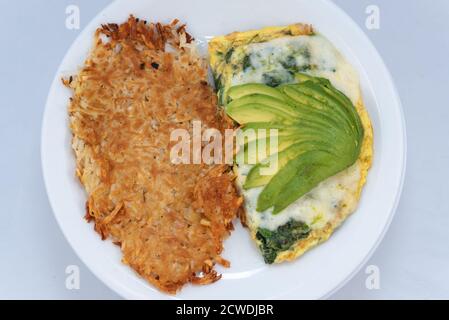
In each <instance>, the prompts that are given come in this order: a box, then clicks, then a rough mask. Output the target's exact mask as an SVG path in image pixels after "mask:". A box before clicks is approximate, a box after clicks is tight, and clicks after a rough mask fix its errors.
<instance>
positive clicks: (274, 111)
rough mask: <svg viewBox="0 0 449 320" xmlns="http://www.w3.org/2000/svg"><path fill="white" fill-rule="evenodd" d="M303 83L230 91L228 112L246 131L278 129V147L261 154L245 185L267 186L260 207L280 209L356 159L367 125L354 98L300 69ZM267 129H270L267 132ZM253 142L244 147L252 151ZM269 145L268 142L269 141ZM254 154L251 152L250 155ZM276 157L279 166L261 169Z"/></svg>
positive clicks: (262, 85) (299, 79)
mask: <svg viewBox="0 0 449 320" xmlns="http://www.w3.org/2000/svg"><path fill="white" fill-rule="evenodd" d="M296 79H297V80H298V81H299V83H294V84H283V85H280V86H278V87H269V86H267V85H264V84H244V85H238V86H234V87H231V88H230V89H229V91H228V101H229V102H228V104H227V106H226V113H227V114H228V115H229V116H230V117H231V118H232V119H234V121H236V122H237V123H239V124H240V125H242V130H243V131H245V130H248V129H253V130H257V129H266V131H267V132H269V130H270V129H277V135H276V136H277V139H278V148H277V150H276V151H275V152H274V153H272V154H270V152H269V149H268V148H267V151H268V152H266V158H265V159H260V158H257V163H256V164H255V165H254V166H253V167H252V168H251V170H250V171H249V173H248V175H247V177H246V180H245V183H244V185H243V188H244V189H251V188H255V187H262V186H264V188H263V190H262V192H261V193H260V195H259V198H258V199H257V211H259V212H262V211H265V210H267V209H269V208H272V207H273V214H277V213H279V212H281V211H282V210H283V209H285V208H286V207H287V206H289V205H290V204H291V203H293V202H294V201H295V200H297V199H299V198H300V197H302V196H303V195H304V194H306V193H307V192H309V191H310V190H312V189H313V188H314V187H315V186H317V185H318V184H319V183H320V182H321V181H323V180H325V179H327V178H329V177H331V176H333V175H335V174H336V173H338V172H340V171H342V170H344V169H346V168H348V167H349V166H351V165H352V164H354V163H355V161H356V160H357V158H358V157H359V154H360V148H361V144H362V140H363V126H362V123H361V121H360V118H359V115H358V113H357V111H356V109H355V107H354V105H353V104H352V102H351V101H350V100H349V99H348V98H347V97H346V96H345V95H344V94H343V93H342V92H340V91H338V90H337V89H336V88H335V87H333V86H332V85H331V83H330V82H329V81H328V80H327V79H324V78H318V77H312V76H309V75H305V74H298V75H297V76H296ZM267 134H268V133H267ZM251 143H256V144H257V140H256V141H254V140H253V141H248V142H246V143H245V144H244V147H243V148H242V149H241V151H240V152H247V150H248V146H249V145H250V144H251ZM266 145H268V143H266ZM248 157H250V155H248ZM273 157H277V163H278V165H277V170H275V172H274V173H273V174H271V175H263V174H262V173H264V172H261V169H263V168H267V167H268V166H269V165H270V162H269V160H270V159H271V158H273Z"/></svg>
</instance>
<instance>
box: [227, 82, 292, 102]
mask: <svg viewBox="0 0 449 320" xmlns="http://www.w3.org/2000/svg"><path fill="white" fill-rule="evenodd" d="M257 93H258V94H263V95H266V96H270V97H272V98H277V99H279V100H283V99H284V96H283V95H282V94H281V93H280V92H279V91H278V90H276V89H275V88H272V87H269V86H267V85H265V84H260V83H248V84H242V85H238V86H233V87H231V88H230V89H229V90H228V97H229V98H231V99H232V100H236V99H239V98H242V97H244V96H248V95H252V94H257Z"/></svg>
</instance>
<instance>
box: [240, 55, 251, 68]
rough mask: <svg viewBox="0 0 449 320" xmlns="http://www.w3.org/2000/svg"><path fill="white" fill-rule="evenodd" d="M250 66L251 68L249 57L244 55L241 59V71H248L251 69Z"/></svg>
mask: <svg viewBox="0 0 449 320" xmlns="http://www.w3.org/2000/svg"><path fill="white" fill-rule="evenodd" d="M251 66H252V64H251V58H250V57H249V55H246V56H245V57H244V58H243V62H242V68H243V71H245V70H246V69H248V68H251Z"/></svg>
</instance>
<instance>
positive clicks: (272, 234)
mask: <svg viewBox="0 0 449 320" xmlns="http://www.w3.org/2000/svg"><path fill="white" fill-rule="evenodd" d="M309 233H310V228H309V226H308V225H307V224H305V223H304V222H300V221H295V220H290V221H289V222H287V223H286V224H284V225H282V226H280V227H279V228H277V229H276V231H271V230H268V229H264V228H259V229H258V231H257V233H256V238H257V239H258V240H259V241H260V242H261V244H260V250H261V251H262V255H263V257H264V260H265V262H266V263H269V264H271V263H273V262H274V261H275V260H276V257H277V255H278V254H279V253H280V252H282V251H286V250H288V249H290V248H291V247H292V246H293V245H294V244H295V243H296V242H297V241H298V240H300V239H304V238H306V237H307V236H308V235H309Z"/></svg>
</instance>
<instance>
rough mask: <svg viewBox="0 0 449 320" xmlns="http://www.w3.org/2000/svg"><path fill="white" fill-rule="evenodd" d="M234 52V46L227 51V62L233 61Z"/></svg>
mask: <svg viewBox="0 0 449 320" xmlns="http://www.w3.org/2000/svg"><path fill="white" fill-rule="evenodd" d="M233 53H234V48H233V47H232V48H231V49H229V50H228V52H226V54H225V62H226V63H229V62H230V61H231V57H232V54H233Z"/></svg>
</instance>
